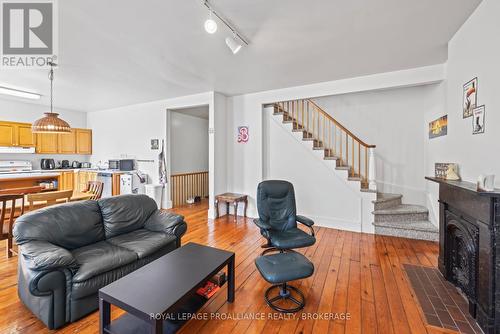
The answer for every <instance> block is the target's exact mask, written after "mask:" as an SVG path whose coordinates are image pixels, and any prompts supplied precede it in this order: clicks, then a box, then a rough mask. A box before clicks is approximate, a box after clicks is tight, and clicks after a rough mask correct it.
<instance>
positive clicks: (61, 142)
mask: <svg viewBox="0 0 500 334" xmlns="http://www.w3.org/2000/svg"><path fill="white" fill-rule="evenodd" d="M76 131H77V130H75V129H71V133H64V134H59V135H58V137H57V140H58V152H59V153H61V154H75V152H76Z"/></svg>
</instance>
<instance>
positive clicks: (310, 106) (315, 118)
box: [270, 99, 438, 241]
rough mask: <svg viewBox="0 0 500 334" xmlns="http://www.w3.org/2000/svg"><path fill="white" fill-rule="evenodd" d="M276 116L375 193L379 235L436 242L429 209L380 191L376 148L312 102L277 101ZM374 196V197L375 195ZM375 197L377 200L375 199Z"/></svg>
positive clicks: (352, 179)
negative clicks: (376, 180)
mask: <svg viewBox="0 0 500 334" xmlns="http://www.w3.org/2000/svg"><path fill="white" fill-rule="evenodd" d="M270 106H272V107H273V115H274V116H282V122H283V123H284V124H288V128H289V129H290V126H289V125H290V124H291V125H292V127H291V129H292V132H298V133H302V140H303V141H310V142H312V149H313V150H314V151H321V152H322V154H321V155H320V156H321V157H322V158H323V159H324V160H331V161H333V164H334V166H333V167H334V168H335V169H336V170H337V171H344V172H343V173H346V174H347V177H346V176H345V175H346V174H343V175H344V176H343V177H344V178H345V177H346V180H347V181H349V183H351V184H352V182H356V183H358V182H359V189H360V190H361V191H362V192H372V193H376V199H375V200H373V201H372V204H373V210H372V211H371V213H372V215H373V221H372V225H373V227H374V232H375V233H376V234H383V235H391V236H399V237H405V238H412V239H422V240H431V241H436V240H437V238H438V230H437V228H436V227H435V226H434V225H433V224H432V223H431V222H429V220H428V214H429V212H428V210H427V208H425V207H423V206H419V205H411V204H403V203H402V197H403V196H402V195H400V194H384V193H380V192H377V187H376V182H375V155H374V149H375V145H369V144H366V143H365V142H364V141H362V140H361V139H359V138H358V137H357V136H355V135H354V134H353V133H352V132H351V131H349V130H348V129H346V128H345V127H344V126H343V125H342V124H340V123H339V122H338V121H337V120H335V119H334V118H333V117H332V116H331V115H329V114H328V113H326V112H325V111H324V110H323V109H321V108H320V107H319V106H318V105H317V104H316V103H314V102H313V101H312V100H310V99H303V100H293V101H283V102H276V103H274V104H272V105H270ZM373 195H375V194H373ZM373 198H375V197H373Z"/></svg>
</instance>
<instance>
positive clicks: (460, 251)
mask: <svg viewBox="0 0 500 334" xmlns="http://www.w3.org/2000/svg"><path fill="white" fill-rule="evenodd" d="M446 231H447V233H446V241H445V256H446V259H447V261H445V262H446V273H447V277H446V279H447V280H449V281H450V282H452V283H453V284H455V286H457V287H458V288H459V289H460V290H461V291H462V293H463V294H465V296H466V297H467V299H468V300H469V310H470V313H471V315H472V316H474V317H475V316H476V314H475V313H476V300H477V288H478V287H477V277H478V268H477V263H478V256H479V252H478V233H479V231H478V229H477V227H475V226H474V225H473V224H471V223H469V222H467V221H465V220H464V219H462V218H460V217H457V216H456V215H454V214H453V213H451V212H447V213H446Z"/></svg>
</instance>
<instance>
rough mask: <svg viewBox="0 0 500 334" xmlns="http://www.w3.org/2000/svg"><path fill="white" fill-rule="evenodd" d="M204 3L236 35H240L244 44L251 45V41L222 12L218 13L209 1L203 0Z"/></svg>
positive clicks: (239, 37)
mask: <svg viewBox="0 0 500 334" xmlns="http://www.w3.org/2000/svg"><path fill="white" fill-rule="evenodd" d="M203 4H204V5H205V7H207V8H208V10H209V11H210V12H211V13H212V14H213V15H214V16H215V17H217V18H218V19H219V20H220V21H221V22H222V23H224V25H225V26H226V27H227V28H228V29H229V30H231V32H232V33H233V35H234V36H236V37H238V39H239V40H240V41H242V42H243V44H245V45H249V44H250V42H248V41H247V39H245V37H243V36H242V35H241V34H240V33H239V32H238V30H236V28H234V27H233V26H232V25H231V24H230V23H229V22H228V21H227V20H226V19H225V18H224V17H223V16H222V15H221V14H219V13H217V11H216V10H215V9H214V8H213V7H212V5H211V4H210V3H209V2H208V1H207V0H204V1H203Z"/></svg>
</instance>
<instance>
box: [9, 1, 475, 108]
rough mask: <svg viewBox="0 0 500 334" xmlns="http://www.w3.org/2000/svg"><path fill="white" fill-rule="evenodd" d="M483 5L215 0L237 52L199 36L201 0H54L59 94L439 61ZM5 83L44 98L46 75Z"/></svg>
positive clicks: (138, 97) (79, 100)
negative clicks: (240, 41)
mask: <svg viewBox="0 0 500 334" xmlns="http://www.w3.org/2000/svg"><path fill="white" fill-rule="evenodd" d="M480 2H481V0H438V1H436V0H418V1H415V0H377V1H374V0H351V1H345V0H342V1H340V0H310V1H304V0H286V1H283V0H253V1H248V0H246V1H245V0H214V1H212V3H213V5H214V7H215V8H216V9H217V10H218V11H220V12H221V13H223V14H224V16H225V17H227V18H228V19H229V20H230V21H231V22H233V23H234V25H235V26H236V27H237V28H238V29H239V30H240V31H241V33H242V34H243V35H244V36H246V37H247V38H248V39H249V40H250V45H249V46H248V47H246V48H244V49H242V50H241V51H240V53H238V54H237V55H235V56H233V55H232V54H231V52H230V51H229V49H228V48H227V47H226V45H225V43H224V39H225V37H226V36H227V35H229V32H228V30H227V29H226V28H225V27H223V26H222V24H219V30H218V31H217V33H216V34H214V35H209V34H207V33H205V31H204V29H203V22H204V21H205V19H206V18H207V14H208V12H207V10H206V8H205V6H203V3H202V1H201V0H182V1H180V0H177V1H174V0H141V1H132V0H106V1H102V0H64V1H59V10H60V21H59V24H60V52H59V54H60V59H59V61H58V62H59V64H60V68H59V69H58V70H57V72H56V80H55V101H56V105H57V106H58V107H62V108H67V109H73V110H81V111H92V110H100V109H107V108H112V107H117V106H123V105H127V104H134V103H140V102H146V101H152V100H158V99H164V98H170V97H175V96H181V95H187V94H194V93H199V92H205V91H209V90H215V91H219V92H221V93H223V94H226V95H237V94H242V93H247V92H255V91H261V90H268V89H275V88H282V87H290V86H296V85H303V84H308V83H315V82H322V81H330V80H336V79H341V78H347V77H354V76H360V75H366V74H373V73H379V72H386V71H394V70H400V69H407V68H413V67H419V66H425V65H431V64H438V63H443V62H445V61H446V59H447V47H446V45H447V42H448V41H449V40H450V38H451V37H452V36H453V34H454V33H455V32H456V31H457V30H458V28H459V27H460V26H461V25H462V23H463V22H464V21H465V20H466V19H467V17H468V16H469V15H470V14H471V13H472V12H473V10H474V9H475V8H476V7H477V5H478V4H479V3H480ZM478 38H480V37H478ZM1 83H4V84H11V85H15V86H19V87H23V88H25V89H29V90H35V91H39V92H40V93H42V94H43V95H47V94H48V84H49V83H48V80H47V73H46V71H40V70H35V71H33V70H31V71H28V70H23V71H14V70H8V71H6V70H4V71H0V84H1ZM41 103H47V99H46V98H44V99H42V101H41Z"/></svg>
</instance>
